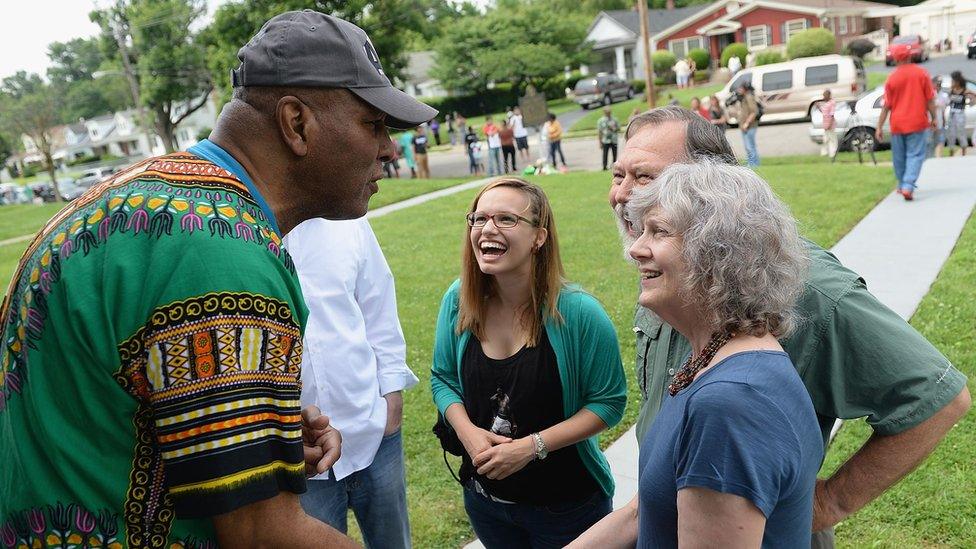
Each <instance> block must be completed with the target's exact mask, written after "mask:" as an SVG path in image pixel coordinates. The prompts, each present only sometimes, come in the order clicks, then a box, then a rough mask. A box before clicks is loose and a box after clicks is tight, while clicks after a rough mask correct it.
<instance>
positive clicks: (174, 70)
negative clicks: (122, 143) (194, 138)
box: [90, 0, 213, 152]
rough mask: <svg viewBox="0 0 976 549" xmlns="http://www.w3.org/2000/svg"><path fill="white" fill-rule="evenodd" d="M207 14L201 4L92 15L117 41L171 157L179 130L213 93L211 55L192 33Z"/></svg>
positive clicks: (149, 2) (197, 0)
mask: <svg viewBox="0 0 976 549" xmlns="http://www.w3.org/2000/svg"><path fill="white" fill-rule="evenodd" d="M204 12H205V9H204V4H203V2H202V0H116V4H115V5H114V6H112V7H110V8H107V9H104V10H97V11H94V12H92V13H91V15H90V17H91V19H92V20H93V21H95V22H96V23H98V24H99V26H101V27H102V32H103V34H109V35H112V36H114V37H115V40H116V43H117V44H118V50H117V51H118V56H119V61H120V62H121V64H122V66H123V70H124V71H125V72H127V73H128V76H129V77H130V78H132V79H134V80H135V82H133V83H134V84H137V85H136V87H137V95H138V96H139V100H140V103H141V104H142V105H143V106H144V107H146V108H147V109H148V110H149V111H150V112H151V114H152V122H153V124H154V126H155V129H156V134H157V135H158V136H159V138H160V139H161V140H162V142H163V146H164V147H165V149H166V151H167V152H172V151H173V150H175V149H176V135H175V133H176V127H177V126H178V125H179V124H180V122H182V121H183V120H184V119H186V117H188V116H190V115H191V114H193V113H194V112H196V111H197V110H199V109H200V108H201V107H203V106H204V105H205V104H206V102H207V100H208V98H209V95H210V92H211V91H212V90H213V84H212V83H211V80H210V72H209V71H208V70H207V64H206V59H205V55H206V51H205V49H204V48H203V47H202V45H201V44H200V43H198V42H197V41H196V35H194V34H193V32H192V31H191V30H190V29H191V28H192V27H193V24H194V23H195V22H196V21H197V19H199V18H200V16H202V15H203V13H204ZM104 43H105V40H103V44H104Z"/></svg>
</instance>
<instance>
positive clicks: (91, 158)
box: [65, 154, 102, 166]
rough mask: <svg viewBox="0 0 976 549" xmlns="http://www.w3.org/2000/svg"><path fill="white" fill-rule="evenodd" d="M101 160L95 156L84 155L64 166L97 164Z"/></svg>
mask: <svg viewBox="0 0 976 549" xmlns="http://www.w3.org/2000/svg"><path fill="white" fill-rule="evenodd" d="M101 159H102V157H100V156H98V155H97V154H85V155H81V156H79V157H78V158H75V159H74V160H71V161H69V162H66V163H65V164H66V165H67V166H77V165H78V164H88V163H89V162H98V161H99V160H101Z"/></svg>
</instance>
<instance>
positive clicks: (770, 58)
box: [756, 50, 786, 66]
mask: <svg viewBox="0 0 976 549" xmlns="http://www.w3.org/2000/svg"><path fill="white" fill-rule="evenodd" d="M783 61H786V58H784V57H783V54H782V53H780V52H778V51H776V50H766V51H761V52H759V53H757V54H756V66H759V65H772V64H773V63H782V62H783Z"/></svg>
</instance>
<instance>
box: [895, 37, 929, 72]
mask: <svg viewBox="0 0 976 549" xmlns="http://www.w3.org/2000/svg"><path fill="white" fill-rule="evenodd" d="M895 44H908V45H909V47H911V49H912V62H914V63H921V62H922V61H928V60H929V43H928V42H927V41H926V40H925V39H924V38H922V37H921V36H919V35H917V34H906V35H903V36H896V37H894V38H893V39H892V40H891V43H890V44H888V50H887V51H886V52H885V65H888V66H889V67H890V66H891V65H894V64H895V60H894V59H893V58H892V57H891V46H893V45H895Z"/></svg>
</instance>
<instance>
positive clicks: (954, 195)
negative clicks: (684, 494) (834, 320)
mask: <svg viewBox="0 0 976 549" xmlns="http://www.w3.org/2000/svg"><path fill="white" fill-rule="evenodd" d="M972 173H976V156H965V157H958V158H940V159H933V160H928V161H926V162H925V164H924V165H923V167H922V174H921V176H920V177H919V182H918V191H917V192H916V195H915V196H916V198H915V200H914V201H912V202H906V201H905V200H904V199H903V198H902V197H901V195H898V194H895V193H894V192H892V193H891V194H890V195H888V196H887V197H885V199H884V200H882V201H881V202H880V203H879V204H878V205H877V206H876V207H875V208H874V209H873V210H871V212H870V213H868V215H866V216H865V217H864V219H862V220H861V221H860V222H859V223H858V224H857V225H856V226H855V227H854V228H853V229H851V232H849V233H847V235H846V236H845V237H844V238H843V239H841V241H840V242H838V243H837V245H836V246H834V247H833V249H832V250H831V251H833V252H834V254H835V255H837V257H838V258H839V259H840V260H841V262H842V263H844V265H846V266H847V267H849V268H851V269H852V270H854V271H855V272H857V273H858V274H860V275H861V276H862V277H863V278H864V280H865V281H866V282H867V285H868V289H869V290H870V291H871V293H873V294H874V295H875V296H876V297H877V298H878V299H879V300H881V302H882V303H884V304H885V305H887V306H888V307H891V309H892V310H894V311H895V312H897V313H898V314H899V315H901V316H902V318H905V319H906V320H907V319H909V318H911V316H912V314H913V313H914V312H915V309H917V308H918V305H919V303H921V301H922V298H924V297H925V294H927V293H928V291H929V288H930V287H931V285H932V283H933V282H934V281H935V279H936V277H937V276H938V274H939V271H940V270H941V269H942V265H943V264H944V263H945V261H946V259H947V258H948V257H949V254H950V253H951V252H952V249H953V247H954V246H955V244H956V240H957V239H958V238H959V233H960V232H961V231H962V228H963V226H964V225H965V224H966V221H967V220H968V219H969V216H970V214H971V212H972V211H973V207H974V205H976V180H973V179H970V178H969V177H967V176H966V174H972ZM891 180H892V183H891V186H892V189H894V187H895V182H894V176H893V175H892V178H891ZM851 184H852V185H856V184H857V183H856V182H851ZM635 404H636V403H635ZM604 453H605V455H606V456H607V460H608V461H609V462H610V468H611V470H612V471H613V478H614V481H615V482H616V484H617V489H616V493H615V494H614V498H613V506H614V509H616V508H619V507H622V506H623V505H625V504H626V503H627V502H629V501H630V500H631V499H632V498H633V497H634V495H635V494H636V493H637V482H638V479H637V459H638V447H637V437H636V435H635V428H634V427H631V428H630V429H629V430H628V431H627V432H626V433H624V434H623V435H622V436H621V437H620V438H619V439H617V441H616V442H614V443H613V444H612V445H610V447H609V448H607V450H606V452H604ZM478 547H483V546H482V545H481V544H480V543H479V542H478V541H477V540H476V541H475V542H473V543H471V544H469V545H468V546H467V547H466V549H469V548H470V549H473V548H478Z"/></svg>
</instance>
